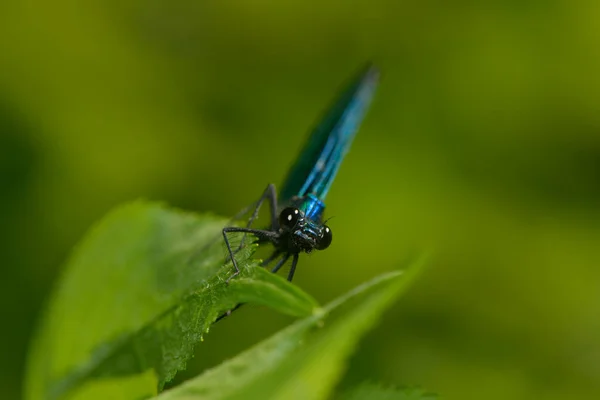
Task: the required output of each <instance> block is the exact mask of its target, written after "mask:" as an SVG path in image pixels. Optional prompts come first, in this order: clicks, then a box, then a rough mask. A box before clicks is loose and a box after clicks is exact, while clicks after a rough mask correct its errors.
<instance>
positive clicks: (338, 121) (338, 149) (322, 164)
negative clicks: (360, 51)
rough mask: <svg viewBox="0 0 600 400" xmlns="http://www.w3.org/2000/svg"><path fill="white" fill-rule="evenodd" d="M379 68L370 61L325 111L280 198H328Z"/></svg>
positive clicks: (368, 100)
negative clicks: (313, 196) (311, 196)
mask: <svg viewBox="0 0 600 400" xmlns="http://www.w3.org/2000/svg"><path fill="white" fill-rule="evenodd" d="M378 78H379V71H378V70H377V69H376V68H375V67H373V66H371V65H369V66H367V68H366V69H365V70H363V71H362V72H361V74H360V75H359V77H358V79H355V80H354V81H353V82H352V84H350V86H349V87H348V89H347V90H346V91H345V92H344V93H343V94H342V96H340V98H339V99H338V100H337V101H336V102H335V104H334V105H333V107H332V108H331V109H330V110H329V111H328V112H327V113H326V114H325V117H324V118H323V121H322V122H321V123H320V124H319V125H318V126H317V128H316V129H315V130H314V131H313V132H312V134H311V136H310V138H309V140H308V142H307V143H306V145H305V146H304V149H303V150H302V152H301V153H300V157H299V158H298V161H296V163H295V164H294V165H293V166H292V168H291V169H290V171H289V173H288V176H287V178H286V180H285V182H284V184H283V186H282V187H281V191H280V194H279V196H280V201H281V202H282V203H284V204H285V203H287V202H288V201H289V200H290V199H291V198H292V197H294V196H298V197H304V196H306V195H308V194H313V195H315V196H317V197H318V198H319V199H321V200H324V199H325V196H327V192H328V191H329V187H330V186H331V183H332V182H333V179H334V178H335V175H336V173H337V171H338V169H339V167H340V164H341V163H342V160H343V159H344V156H345V155H346V153H348V150H349V149H350V145H351V144H352V140H353V139H354V136H355V135H356V132H357V131H358V127H359V126H360V123H361V122H362V120H363V118H364V115H365V112H366V110H367V108H368V106H369V104H370V102H371V99H372V97H373V94H374V92H375V88H376V86H377V81H378Z"/></svg>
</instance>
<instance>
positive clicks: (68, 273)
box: [26, 202, 317, 399]
mask: <svg viewBox="0 0 600 400" xmlns="http://www.w3.org/2000/svg"><path fill="white" fill-rule="evenodd" d="M224 223H225V221H224V220H223V219H220V218H217V217H214V216H206V215H205V216H202V217H198V216H195V215H192V214H188V213H183V212H180V211H175V210H170V209H167V208H166V207H163V206H160V205H158V204H153V203H145V202H136V203H133V204H129V205H126V206H123V207H120V208H118V209H117V210H115V211H114V212H112V213H110V214H109V215H108V216H107V217H106V218H104V219H103V220H102V221H101V222H100V223H99V224H98V226H96V227H95V228H94V229H92V231H91V232H90V233H89V234H88V235H87V237H86V238H85V239H84V240H83V242H82V243H81V244H80V245H79V246H78V247H77V248H76V250H75V252H74V254H73V256H72V257H71V259H70V260H69V262H68V263H67V266H66V268H65V271H64V275H63V279H62V280H61V281H60V282H59V284H58V286H57V288H56V290H55V292H54V296H53V298H52V299H51V302H50V305H49V309H48V312H47V314H46V318H45V320H44V322H43V323H42V325H41V328H40V330H39V332H38V334H37V336H36V340H35V342H34V345H33V348H32V351H31V354H30V358H29V370H28V378H27V386H26V390H27V398H28V399H39V398H62V397H64V395H66V394H68V395H69V396H70V397H69V398H85V399H89V398H92V397H91V393H103V395H102V396H95V398H114V397H113V396H117V395H120V394H122V393H123V389H122V388H123V387H127V388H128V390H129V392H128V393H129V394H128V397H127V398H140V397H143V396H148V395H152V394H155V393H156V390H157V389H159V390H160V389H161V388H162V387H163V385H164V384H165V382H167V381H169V380H170V379H172V378H173V376H174V375H175V374H176V373H177V371H179V370H181V369H184V368H185V365H186V361H187V360H188V359H189V357H191V355H192V350H193V347H194V346H195V345H196V343H198V342H199V341H201V340H202V337H203V335H204V333H206V332H208V329H209V327H210V325H211V324H212V323H213V321H214V320H215V319H216V317H217V316H218V315H220V314H221V313H222V312H224V311H226V310H228V309H230V308H232V307H233V306H234V305H235V304H237V303H240V302H254V303H259V304H265V305H268V306H271V307H273V308H276V309H277V310H278V311H281V312H284V313H287V314H290V315H295V316H303V315H309V314H311V313H312V312H313V310H314V309H315V308H316V307H317V304H316V302H315V301H314V300H313V299H312V298H311V297H310V296H308V295H306V294H305V293H303V292H302V291H301V290H299V289H298V288H297V287H295V286H293V285H291V284H289V283H288V282H287V281H285V280H284V279H282V278H280V277H278V276H276V275H274V274H271V273H269V272H267V271H265V270H264V269H262V268H259V267H257V262H256V261H252V262H251V261H248V257H249V256H250V255H251V254H252V253H253V251H254V249H255V246H254V245H252V246H247V247H246V248H245V249H243V250H242V251H241V252H239V254H238V255H237V259H238V260H239V263H240V267H241V273H240V274H239V275H238V276H237V277H236V278H235V279H234V280H232V281H231V282H230V284H229V285H227V284H226V279H227V278H228V277H229V276H230V275H231V273H232V266H231V264H227V265H225V266H223V259H224V257H223V256H224V254H223V248H222V242H221V240H219V239H220V237H221V236H220V232H221V228H222V226H223V225H224ZM199 249H200V251H199ZM136 376H137V379H136V378H135V377H136ZM98 378H102V379H101V380H99V379H98ZM111 388H112V389H111ZM73 389H77V390H76V391H73ZM113 390H116V392H113Z"/></svg>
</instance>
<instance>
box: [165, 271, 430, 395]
mask: <svg viewBox="0 0 600 400" xmlns="http://www.w3.org/2000/svg"><path fill="white" fill-rule="evenodd" d="M421 264H422V260H421V261H420V262H417V263H415V265H413V266H412V268H409V269H408V270H407V271H406V272H393V273H388V274H385V275H382V276H380V277H378V278H376V279H374V280H372V281H371V282H368V283H366V284H364V285H361V286H359V287H357V288H356V289H355V290H353V291H351V292H350V293H348V294H347V295H345V296H343V297H341V298H339V299H337V300H335V301H334V302H332V303H330V304H329V305H328V306H326V307H325V308H324V309H323V310H322V312H321V313H319V314H313V315H311V316H308V317H306V318H304V319H302V320H299V321H297V322H296V323H294V324H292V325H291V326H289V327H288V328H286V329H284V330H282V331H280V332H279V333H277V334H275V335H274V336H272V337H271V338H269V339H267V340H265V341H263V342H262V343H260V344H258V345H256V346H255V347H253V348H251V349H249V350H248V351H246V352H244V353H242V354H240V355H238V356H237V357H236V358H234V359H232V360H229V361H226V362H224V363H222V364H221V365H219V366H217V367H215V368H213V369H211V370H208V371H206V372H205V373H203V374H202V375H200V376H199V377H197V378H194V379H191V380H190V381H188V382H186V383H184V384H182V385H180V386H178V387H176V388H174V389H171V390H168V391H165V392H163V393H162V394H161V395H159V396H158V397H157V400H192V399H211V400H216V399H228V400H232V399H302V400H310V399H325V398H327V397H328V396H329V394H330V392H331V390H332V389H333V388H334V387H335V384H336V382H337V381H338V379H339V377H340V376H341V374H342V373H343V371H344V368H345V364H346V359H347V357H348V356H349V355H350V354H351V353H352V351H353V350H354V347H355V345H356V343H357V342H358V340H359V339H360V337H361V336H362V335H363V334H364V333H365V332H366V331H368V330H369V329H370V328H372V327H373V325H374V324H375V322H376V321H377V319H378V318H379V316H380V315H381V313H382V312H383V311H384V310H385V309H386V308H387V307H388V306H389V305H390V304H392V302H393V301H394V300H395V299H396V298H397V297H398V296H399V295H400V294H401V293H402V292H403V291H404V289H405V288H406V287H407V286H408V285H409V284H410V282H411V281H412V280H413V278H414V277H415V276H416V274H417V273H418V272H419V270H420V266H421Z"/></svg>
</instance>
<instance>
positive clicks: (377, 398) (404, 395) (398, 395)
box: [338, 383, 438, 400]
mask: <svg viewBox="0 0 600 400" xmlns="http://www.w3.org/2000/svg"><path fill="white" fill-rule="evenodd" d="M338 399H339V400H436V399H438V396H437V395H435V394H433V393H428V392H425V391H424V390H422V389H418V388H410V389H396V388H391V387H384V386H381V385H378V384H374V383H364V384H362V385H359V386H357V387H355V388H353V389H351V390H350V391H348V392H346V393H344V394H343V395H342V396H340V397H338Z"/></svg>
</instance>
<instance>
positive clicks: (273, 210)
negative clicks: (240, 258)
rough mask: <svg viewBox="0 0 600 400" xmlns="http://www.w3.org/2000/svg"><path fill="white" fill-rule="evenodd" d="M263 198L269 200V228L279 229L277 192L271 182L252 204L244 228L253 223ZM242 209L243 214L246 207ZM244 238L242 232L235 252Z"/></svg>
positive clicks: (241, 244)
mask: <svg viewBox="0 0 600 400" xmlns="http://www.w3.org/2000/svg"><path fill="white" fill-rule="evenodd" d="M265 200H268V201H269V211H270V214H271V230H272V231H277V230H279V221H278V219H277V192H276V191H275V185H273V184H272V183H270V184H269V185H267V188H266V189H265V191H264V192H263V194H262V195H261V196H260V198H259V199H258V201H257V202H256V203H255V204H254V211H253V212H252V215H251V216H250V218H249V219H248V223H247V224H246V228H251V227H252V224H253V223H254V221H255V220H256V218H258V213H259V211H260V207H261V206H262V204H263V203H264V201H265ZM242 211H243V212H244V214H245V213H246V212H248V208H246V209H244V210H242ZM245 240H246V233H244V235H243V236H242V240H241V241H240V245H239V246H238V248H237V250H236V253H237V252H238V251H240V249H241V248H242V247H244V241H245Z"/></svg>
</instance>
